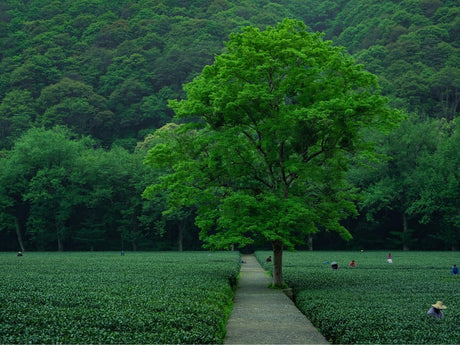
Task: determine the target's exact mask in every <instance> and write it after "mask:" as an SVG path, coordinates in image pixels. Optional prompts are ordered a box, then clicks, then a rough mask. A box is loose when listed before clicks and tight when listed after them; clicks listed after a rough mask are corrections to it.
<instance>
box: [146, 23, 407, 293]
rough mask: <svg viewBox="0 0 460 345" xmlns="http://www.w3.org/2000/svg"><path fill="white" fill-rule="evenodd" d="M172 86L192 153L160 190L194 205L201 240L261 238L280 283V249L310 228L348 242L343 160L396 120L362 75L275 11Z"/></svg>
mask: <svg viewBox="0 0 460 345" xmlns="http://www.w3.org/2000/svg"><path fill="white" fill-rule="evenodd" d="M184 89H185V91H186V94H187V99H184V100H181V101H172V102H171V106H172V108H173V109H174V111H175V113H176V114H177V117H178V118H179V119H182V118H188V117H192V118H198V123H201V124H202V126H201V128H199V129H197V126H196V125H195V123H194V124H193V125H183V126H181V127H179V128H180V131H187V130H190V131H192V133H193V134H192V136H191V137H192V138H193V139H192V143H193V144H192V145H193V146H195V151H194V154H193V155H189V154H185V155H182V156H181V157H180V158H179V159H178V160H177V162H175V164H174V165H173V167H172V171H171V174H172V176H170V177H165V183H164V184H163V185H162V186H163V187H164V188H166V189H167V190H170V191H171V192H172V193H171V194H170V195H169V197H170V198H172V199H173V200H174V202H176V203H180V202H181V201H180V200H179V199H182V200H184V199H187V201H186V203H187V204H191V203H192V201H191V200H193V201H194V204H195V206H196V207H197V213H198V217H197V225H198V226H199V227H200V228H201V238H202V239H203V240H204V241H205V242H207V243H208V244H209V245H210V246H212V247H217V248H229V247H230V246H231V245H232V244H240V245H245V244H248V243H253V242H254V240H255V239H257V238H262V239H263V240H264V241H268V242H270V243H271V244H272V246H273V250H274V265H275V266H274V267H275V274H274V284H275V285H277V286H281V284H282V276H281V258H282V256H281V255H282V250H283V247H288V248H292V247H293V246H294V244H296V243H302V242H303V241H304V240H305V238H306V236H307V235H308V234H310V233H315V232H317V231H318V230H328V231H329V230H332V231H337V232H339V233H340V235H341V236H342V237H343V238H345V239H349V238H351V235H350V233H349V232H348V231H347V230H346V229H345V228H344V227H343V226H341V225H340V223H339V221H340V220H341V219H342V218H344V217H346V215H348V214H350V213H353V212H354V211H355V209H354V204H353V203H352V197H353V193H352V192H351V191H350V190H349V189H348V188H347V186H346V185H345V184H344V172H345V171H346V170H347V166H348V161H349V159H350V157H351V155H353V154H357V153H359V152H361V151H363V150H364V151H365V152H366V154H367V155H371V154H372V152H371V151H370V150H368V149H367V147H366V145H364V142H363V130H364V129H372V130H380V131H389V130H390V129H391V128H392V127H393V126H395V125H396V124H397V123H398V122H399V121H400V120H401V119H402V114H401V113H400V112H398V111H395V110H392V109H390V108H389V106H388V100H387V99H386V98H385V97H382V96H380V95H379V88H378V85H377V82H376V77H375V76H374V75H372V74H370V73H369V72H366V71H364V70H363V69H362V66H360V65H356V64H355V63H354V60H353V59H352V58H351V57H350V56H348V55H346V54H345V53H344V49H342V48H338V47H334V46H333V45H332V44H331V42H330V41H324V40H323V39H322V35H320V34H318V33H316V34H312V33H310V32H309V31H308V30H307V28H306V26H305V25H304V24H302V23H301V22H298V21H295V20H287V19H286V20H284V21H283V22H282V23H279V24H278V25H277V26H276V27H267V29H266V30H264V31H261V30H259V29H257V28H254V27H247V28H245V29H243V31H242V33H240V34H232V35H230V39H229V41H228V42H227V44H226V51H225V52H224V53H223V54H221V55H219V56H216V58H215V61H214V63H213V64H212V65H210V66H206V67H205V68H204V69H203V71H202V73H201V74H200V75H199V76H198V77H196V78H195V79H194V80H193V81H192V82H190V83H188V84H186V85H185V86H184ZM200 120H201V121H200ZM176 131H177V130H176ZM180 135H184V134H183V133H182V134H180ZM197 148H199V149H197ZM164 149H165V146H164V145H159V147H158V148H156V147H153V148H152V149H151V150H150V151H149V154H148V157H147V163H150V164H153V165H154V166H156V163H157V162H158V163H159V164H158V166H159V167H161V166H163V165H164V164H165V163H171V161H170V160H169V158H166V160H167V162H165V161H164V160H165V155H164ZM171 180H173V181H174V182H175V183H170V182H171ZM153 189H155V187H154V188H153ZM190 189H192V190H193V191H194V194H195V195H196V197H195V198H193V199H192V198H190V196H189V194H190ZM185 195H187V196H186V197H185V198H184V196H185ZM210 205H212V207H211V206H210Z"/></svg>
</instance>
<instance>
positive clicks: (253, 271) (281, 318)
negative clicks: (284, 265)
mask: <svg viewBox="0 0 460 345" xmlns="http://www.w3.org/2000/svg"><path fill="white" fill-rule="evenodd" d="M243 260H246V263H245V264H241V274H240V279H239V281H238V288H237V290H236V295H235V300H234V307H233V311H232V314H231V316H230V318H229V320H228V323H227V335H226V337H225V341H224V344H329V342H328V341H327V340H326V339H325V338H324V337H323V336H322V335H321V334H320V333H319V332H318V331H317V330H316V328H315V327H314V326H313V325H312V324H311V323H310V321H308V319H307V318H306V317H305V315H303V314H302V313H301V312H300V311H299V310H298V309H297V308H296V306H295V305H294V303H293V302H292V301H291V300H290V299H289V298H288V297H287V296H286V295H285V294H284V293H283V291H281V290H277V289H270V288H268V286H269V284H270V283H271V281H272V280H271V278H270V277H269V276H268V275H267V273H266V272H265V271H264V270H263V269H262V267H261V266H260V264H259V263H258V262H257V260H256V258H255V257H254V255H243Z"/></svg>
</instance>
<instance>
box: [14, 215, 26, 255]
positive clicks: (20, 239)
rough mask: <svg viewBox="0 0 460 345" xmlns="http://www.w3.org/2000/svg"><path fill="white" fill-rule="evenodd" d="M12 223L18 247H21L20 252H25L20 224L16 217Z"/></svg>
mask: <svg viewBox="0 0 460 345" xmlns="http://www.w3.org/2000/svg"><path fill="white" fill-rule="evenodd" d="M14 224H15V228H16V236H17V237H18V243H19V248H21V252H25V249H24V242H22V234H21V226H20V225H19V220H18V219H17V218H14Z"/></svg>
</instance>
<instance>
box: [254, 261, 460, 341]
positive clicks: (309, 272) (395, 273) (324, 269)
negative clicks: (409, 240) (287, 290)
mask: <svg viewBox="0 0 460 345" xmlns="http://www.w3.org/2000/svg"><path fill="white" fill-rule="evenodd" d="M270 254H271V253H270V252H257V253H256V256H257V258H258V259H259V262H261V264H262V265H263V266H264V267H265V268H266V269H267V270H271V269H272V265H271V263H265V258H266V257H267V256H268V255H270ZM387 254H388V253H384V252H363V253H360V252H285V254H284V257H283V267H284V280H285V282H286V283H287V284H288V285H289V286H290V287H291V288H293V290H294V293H295V301H296V304H297V306H298V308H299V309H300V310H301V311H302V312H303V313H304V314H305V315H307V317H308V318H309V319H310V320H311V321H312V323H313V324H314V325H315V326H316V327H317V328H318V330H319V331H320V332H321V333H323V335H324V336H325V337H326V338H327V339H328V340H329V341H330V342H332V343H340V344H356V343H359V344H460V278H459V277H454V276H451V275H450V268H451V266H452V264H457V266H458V265H459V264H460V253H459V252H394V253H393V252H392V255H393V264H387V263H386V257H387ZM351 260H355V261H356V267H355V268H351V267H349V266H348V264H349V262H350V261H351ZM332 261H337V263H338V264H339V270H338V271H332V270H331V268H330V262H332ZM327 262H329V263H327ZM438 300H440V301H442V302H443V303H444V304H445V305H446V306H447V309H446V310H444V318H443V319H433V318H431V317H429V316H427V315H426V312H427V311H428V309H429V308H430V306H431V304H433V303H436V301H438Z"/></svg>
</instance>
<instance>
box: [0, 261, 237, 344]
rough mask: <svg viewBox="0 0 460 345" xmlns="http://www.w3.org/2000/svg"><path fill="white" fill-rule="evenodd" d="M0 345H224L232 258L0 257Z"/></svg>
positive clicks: (233, 277) (234, 263) (232, 278)
mask: <svg viewBox="0 0 460 345" xmlns="http://www.w3.org/2000/svg"><path fill="white" fill-rule="evenodd" d="M0 262H1V266H0V276H1V278H2V279H1V282H0V343H105V344H114V343H168V344H170V343H188V344H197V343H200V344H210V343H222V342H223V337H224V334H225V325H226V322H227V319H228V316H229V314H230V310H231V305H232V298H233V286H232V285H234V284H235V283H236V278H237V275H238V272H239V268H240V256H239V253H236V252H232V253H230V252H213V253H209V252H184V253H172V252H163V253H127V254H126V255H125V256H120V254H119V253H96V252H94V253H93V252H91V253H25V254H24V256H23V257H16V256H15V254H12V253H0Z"/></svg>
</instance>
